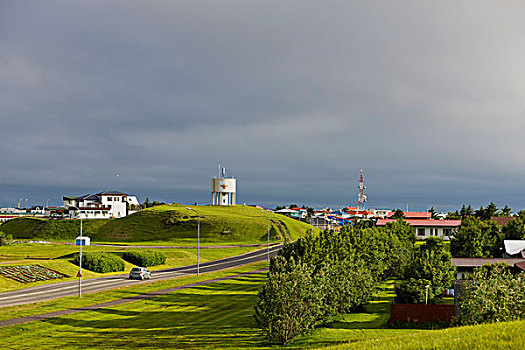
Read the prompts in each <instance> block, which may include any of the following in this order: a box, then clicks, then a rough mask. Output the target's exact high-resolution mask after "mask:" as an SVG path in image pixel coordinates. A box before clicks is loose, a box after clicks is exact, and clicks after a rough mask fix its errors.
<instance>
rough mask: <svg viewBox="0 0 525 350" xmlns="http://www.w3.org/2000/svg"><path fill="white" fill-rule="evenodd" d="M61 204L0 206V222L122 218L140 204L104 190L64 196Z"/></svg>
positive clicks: (116, 192) (118, 193) (135, 200)
mask: <svg viewBox="0 0 525 350" xmlns="http://www.w3.org/2000/svg"><path fill="white" fill-rule="evenodd" d="M62 203H63V204H62V205H61V206H49V207H44V206H41V207H33V208H31V209H19V208H0V223H2V222H5V221H8V220H12V219H16V218H19V217H41V218H61V219H62V218H65V219H109V218H122V217H125V216H127V215H129V214H132V213H134V212H136V211H137V210H138V208H139V206H140V203H139V202H138V200H137V197H136V196H133V195H129V194H127V193H123V192H119V191H104V192H99V193H96V194H86V195H83V196H64V197H62Z"/></svg>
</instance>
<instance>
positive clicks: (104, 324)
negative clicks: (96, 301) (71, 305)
mask: <svg viewBox="0 0 525 350" xmlns="http://www.w3.org/2000/svg"><path fill="white" fill-rule="evenodd" d="M263 281H264V276H260V275H254V276H243V277H241V278H239V279H235V280H229V281H221V282H217V283H213V284H209V285H205V286H199V287H194V288H190V289H186V290H183V291H178V292H174V293H169V294H165V295H158V296H154V297H153V298H150V299H146V300H144V301H139V302H133V303H128V304H122V305H119V306H115V307H108V308H101V309H97V310H93V311H87V312H81V313H78V314H71V315H67V316H63V317H56V318H51V319H47V320H45V321H43V323H45V324H47V326H46V327H45V328H46V329H48V330H50V329H60V332H51V333H48V334H50V335H47V337H52V338H54V340H56V341H58V342H60V343H63V342H64V341H65V342H66V343H68V342H69V341H73V339H74V341H75V342H79V343H82V345H83V347H101V348H123V347H126V348H128V347H129V348H134V347H146V348H163V349H164V348H192V349H206V348H237V349H238V348H244V349H253V348H265V347H267V346H268V344H267V343H266V341H265V339H264V338H263V337H261V336H260V335H259V334H258V332H257V330H256V328H255V322H254V318H253V310H254V309H253V306H254V305H255V302H256V299H257V290H258V289H259V288H260V287H261V286H262V283H263ZM55 333H56V335H55ZM35 336H38V334H35ZM55 337H56V338H55ZM58 338H59V339H58ZM68 346H69V345H68Z"/></svg>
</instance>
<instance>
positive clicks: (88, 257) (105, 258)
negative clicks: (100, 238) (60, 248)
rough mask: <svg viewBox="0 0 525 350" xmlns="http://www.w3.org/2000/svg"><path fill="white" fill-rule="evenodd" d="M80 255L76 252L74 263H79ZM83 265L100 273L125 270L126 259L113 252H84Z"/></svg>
mask: <svg viewBox="0 0 525 350" xmlns="http://www.w3.org/2000/svg"><path fill="white" fill-rule="evenodd" d="M79 262H80V256H79V255H78V254H75V257H74V258H73V264H75V265H79ZM82 267H83V268H85V269H87V270H90V271H93V272H98V273H107V272H115V271H124V267H125V265H124V261H122V259H121V258H119V257H118V256H117V255H115V254H111V253H100V252H97V253H84V254H82Z"/></svg>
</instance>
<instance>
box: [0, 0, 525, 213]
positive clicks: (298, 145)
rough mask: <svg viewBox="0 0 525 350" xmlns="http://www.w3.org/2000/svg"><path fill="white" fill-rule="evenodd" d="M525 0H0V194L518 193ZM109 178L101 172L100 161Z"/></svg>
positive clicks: (509, 197)
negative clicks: (226, 179)
mask: <svg viewBox="0 0 525 350" xmlns="http://www.w3.org/2000/svg"><path fill="white" fill-rule="evenodd" d="M524 13H525V2H523V1H505V2H502V1H475V2H473V1H439V2H436V1H416V0H414V1H330V0H329V1H326V0H323V1H307V0H300V1H282V0H279V1H270V0H264V1H263V0H261V1H246V0H238V1H221V0H212V1H194V0H188V1H129V0H126V1H91V0H90V1H74V2H72V1H45V2H44V1H41V2H35V1H7V0H0V122H1V125H0V151H1V152H0V154H1V158H0V159H1V160H0V205H1V206H7V205H15V203H16V202H17V201H18V200H19V198H23V199H24V203H23V204H25V198H27V199H28V201H27V202H28V204H29V205H36V204H42V203H45V201H46V199H48V198H49V199H50V204H59V203H60V201H61V198H62V196H63V195H81V194H86V193H93V192H98V191H103V190H108V189H118V190H121V191H123V192H127V193H132V194H136V195H137V196H138V197H139V200H140V201H143V200H144V199H145V198H146V197H149V198H150V199H151V200H153V199H156V200H163V201H169V202H173V201H176V202H181V203H187V202H191V203H192V202H194V201H197V202H199V203H207V202H209V201H210V178H211V177H213V176H214V175H216V174H217V172H218V170H217V168H218V164H219V163H220V164H222V165H224V166H225V167H226V169H227V173H228V175H233V176H235V177H237V178H238V202H240V203H243V202H246V203H250V204H255V203H257V204H261V205H266V206H275V205H277V204H289V203H292V202H294V203H300V204H308V205H311V206H315V207H320V206H325V205H327V206H333V207H336V206H343V205H356V201H357V199H356V197H357V180H358V177H359V169H360V168H363V169H364V171H365V182H366V184H367V187H368V189H367V194H368V198H369V201H368V206H369V207H376V208H397V207H402V208H406V205H407V204H408V205H409V209H420V210H424V209H428V208H429V207H430V206H432V205H434V206H435V207H436V208H437V209H438V210H444V211H446V210H450V209H456V208H459V207H460V206H461V204H463V203H467V204H468V203H471V204H473V205H474V206H475V207H479V206H480V205H482V204H483V205H486V204H488V203H489V202H490V201H494V202H495V203H496V204H497V205H498V206H503V205H505V204H509V205H510V206H511V207H512V208H513V209H514V210H517V209H521V208H525V183H524V181H523V180H524V179H525V162H523V159H524V156H523V153H524V150H525V137H524V131H525V130H524V129H525V69H524V68H523V62H525V40H523V38H525V21H523V14H524ZM117 173H118V174H119V175H120V177H119V179H118V181H117V179H116V177H115V174H117Z"/></svg>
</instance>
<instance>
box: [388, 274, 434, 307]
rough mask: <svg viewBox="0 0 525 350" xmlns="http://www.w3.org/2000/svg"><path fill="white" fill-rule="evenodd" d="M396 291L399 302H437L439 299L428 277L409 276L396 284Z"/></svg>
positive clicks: (397, 301)
mask: <svg viewBox="0 0 525 350" xmlns="http://www.w3.org/2000/svg"><path fill="white" fill-rule="evenodd" d="M426 286H429V287H428V288H426ZM395 291H396V299H395V301H396V303H397V304H424V303H425V301H428V303H429V304H435V303H436V301H437V299H436V295H435V293H434V288H433V287H432V285H431V283H430V281H429V280H426V279H415V278H409V279H406V280H403V281H400V282H399V283H397V284H396V286H395ZM427 293H428V294H427Z"/></svg>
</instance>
